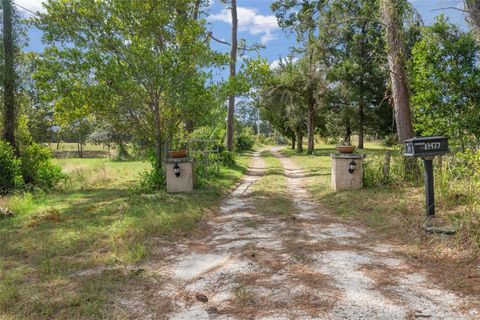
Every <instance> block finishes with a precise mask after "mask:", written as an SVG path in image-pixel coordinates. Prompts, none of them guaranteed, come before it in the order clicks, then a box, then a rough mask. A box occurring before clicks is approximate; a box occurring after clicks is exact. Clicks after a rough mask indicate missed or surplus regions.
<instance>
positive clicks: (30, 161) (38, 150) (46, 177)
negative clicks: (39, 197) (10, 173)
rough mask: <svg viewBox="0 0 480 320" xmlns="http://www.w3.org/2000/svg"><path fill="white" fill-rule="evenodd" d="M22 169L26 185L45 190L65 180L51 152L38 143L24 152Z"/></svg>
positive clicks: (26, 148)
mask: <svg viewBox="0 0 480 320" xmlns="http://www.w3.org/2000/svg"><path fill="white" fill-rule="evenodd" d="M21 169H22V175H23V178H24V179H25V183H27V184H29V185H31V186H34V187H39V188H41V189H44V190H48V189H52V188H53V187H54V186H55V185H56V184H57V183H59V182H60V181H61V180H63V179H65V175H64V174H63V173H62V169H61V168H60V167H59V166H57V165H55V164H53V162H52V153H51V151H50V150H49V149H48V148H46V147H43V146H41V145H39V144H36V143H33V144H31V145H29V146H27V147H25V149H24V150H23V154H22V164H21Z"/></svg>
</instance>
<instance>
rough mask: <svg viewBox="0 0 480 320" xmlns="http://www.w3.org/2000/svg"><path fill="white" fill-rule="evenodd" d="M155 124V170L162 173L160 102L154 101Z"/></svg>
mask: <svg viewBox="0 0 480 320" xmlns="http://www.w3.org/2000/svg"><path fill="white" fill-rule="evenodd" d="M153 124H154V127H155V168H154V170H157V171H160V170H161V169H162V148H163V144H162V131H161V121H160V106H159V103H158V101H157V100H156V99H155V100H154V101H153Z"/></svg>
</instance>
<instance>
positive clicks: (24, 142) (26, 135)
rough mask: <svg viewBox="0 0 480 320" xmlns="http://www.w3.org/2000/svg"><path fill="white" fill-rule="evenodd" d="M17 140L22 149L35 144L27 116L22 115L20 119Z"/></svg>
mask: <svg viewBox="0 0 480 320" xmlns="http://www.w3.org/2000/svg"><path fill="white" fill-rule="evenodd" d="M16 138H17V141H18V143H19V144H20V148H23V147H25V146H29V145H31V144H32V143H33V138H32V135H31V134H30V129H29V120H28V117H27V116H26V115H22V116H20V117H19V119H18V122H17V131H16Z"/></svg>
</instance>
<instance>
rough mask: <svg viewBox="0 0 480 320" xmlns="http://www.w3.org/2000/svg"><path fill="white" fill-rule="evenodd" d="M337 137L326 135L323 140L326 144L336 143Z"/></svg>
mask: <svg viewBox="0 0 480 320" xmlns="http://www.w3.org/2000/svg"><path fill="white" fill-rule="evenodd" d="M338 142H339V139H338V138H337V137H328V138H327V139H326V141H325V143H326V144H337V143H338Z"/></svg>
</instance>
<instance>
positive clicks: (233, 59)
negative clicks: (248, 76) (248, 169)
mask: <svg viewBox="0 0 480 320" xmlns="http://www.w3.org/2000/svg"><path fill="white" fill-rule="evenodd" d="M230 5H231V13H232V44H231V49H230V79H234V78H235V75H236V72H237V70H236V68H237V50H238V41H237V31H238V18H237V0H230ZM234 117H235V95H234V94H232V95H230V97H228V112H227V149H228V150H229V151H232V150H233V129H234V127H233V125H234Z"/></svg>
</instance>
